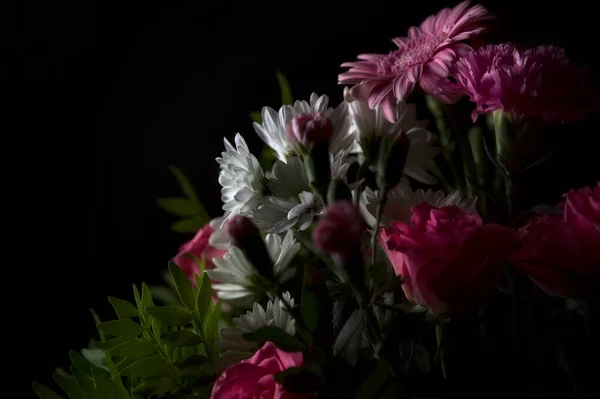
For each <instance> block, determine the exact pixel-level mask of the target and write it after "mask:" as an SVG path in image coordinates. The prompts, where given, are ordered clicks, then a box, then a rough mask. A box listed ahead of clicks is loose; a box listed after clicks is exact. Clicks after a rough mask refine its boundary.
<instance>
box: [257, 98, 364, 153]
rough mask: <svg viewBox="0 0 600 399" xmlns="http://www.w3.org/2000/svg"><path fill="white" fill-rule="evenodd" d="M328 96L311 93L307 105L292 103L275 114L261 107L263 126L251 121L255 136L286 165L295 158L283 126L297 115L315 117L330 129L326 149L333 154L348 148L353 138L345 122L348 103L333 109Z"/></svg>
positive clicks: (293, 149)
mask: <svg viewBox="0 0 600 399" xmlns="http://www.w3.org/2000/svg"><path fill="white" fill-rule="evenodd" d="M328 104H329V97H327V96H318V95H317V94H316V93H313V94H311V96H310V102H306V101H300V100H298V101H296V102H295V103H294V105H284V106H282V107H281V108H280V109H279V111H275V110H274V109H273V108H270V107H264V108H263V110H262V118H263V123H262V124H259V123H256V122H254V130H255V131H256V134H257V135H258V137H260V139H261V140H262V141H264V143H265V144H266V145H268V146H269V147H271V148H272V149H273V150H275V152H276V153H277V157H278V158H279V160H281V161H283V162H287V160H288V159H290V157H293V156H295V155H298V154H297V153H296V150H295V148H294V145H293V144H294V143H293V141H291V140H290V138H289V136H288V132H287V129H286V127H287V126H288V125H289V124H290V122H291V121H292V119H293V118H294V117H296V116H298V115H301V114H312V115H316V114H319V115H321V116H322V117H323V118H326V119H328V120H329V121H330V122H331V124H332V126H333V131H332V132H331V140H330V143H329V150H330V152H331V153H333V154H334V155H335V154H337V153H338V152H339V151H341V150H349V149H352V147H353V145H354V136H353V134H352V131H351V129H350V122H349V121H348V104H347V103H346V102H345V101H343V102H342V103H341V104H340V105H338V106H337V107H336V108H335V109H334V108H331V107H329V106H328Z"/></svg>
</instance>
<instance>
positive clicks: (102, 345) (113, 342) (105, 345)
mask: <svg viewBox="0 0 600 399" xmlns="http://www.w3.org/2000/svg"><path fill="white" fill-rule="evenodd" d="M130 339H131V336H123V337H117V338H113V339H109V340H107V341H104V342H94V346H95V347H96V348H98V349H102V350H105V351H106V350H109V349H111V348H114V347H115V346H117V345H121V344H122V343H123V342H126V341H129V340H130Z"/></svg>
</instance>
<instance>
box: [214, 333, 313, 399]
mask: <svg viewBox="0 0 600 399" xmlns="http://www.w3.org/2000/svg"><path fill="white" fill-rule="evenodd" d="M302 361H303V360H302V352H294V353H288V352H283V351H281V350H279V349H277V348H276V347H275V345H273V344H272V343H271V342H267V343H265V344H264V345H263V347H262V348H260V349H259V350H258V351H257V352H256V353H255V354H254V356H252V357H251V358H250V359H247V360H242V361H241V362H240V363H238V364H235V365H233V366H231V367H229V368H227V369H225V371H223V373H222V374H221V376H220V377H219V378H218V379H217V381H216V382H215V385H214V386H213V389H212V393H211V396H210V397H211V399H233V398H237V399H244V398H248V399H251V398H252V399H254V398H256V399H271V398H273V399H300V398H306V397H309V396H311V395H299V394H295V393H291V392H287V391H286V390H285V389H284V387H283V386H282V385H281V384H279V383H277V382H275V379H274V376H275V374H277V373H279V372H280V371H284V370H286V369H288V368H290V367H299V366H301V365H302Z"/></svg>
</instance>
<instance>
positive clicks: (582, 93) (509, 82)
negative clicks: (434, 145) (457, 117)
mask: <svg viewBox="0 0 600 399" xmlns="http://www.w3.org/2000/svg"><path fill="white" fill-rule="evenodd" d="M455 78H456V80H457V81H458V86H459V90H461V91H463V92H465V93H466V94H467V95H469V96H470V98H471V101H473V102H474V103H476V104H477V108H476V109H475V111H474V112H473V121H475V119H477V116H478V115H481V114H485V113H488V112H491V111H494V110H497V109H503V110H504V112H505V113H507V114H511V115H512V116H513V117H515V118H518V117H522V116H534V117H541V118H543V119H544V120H545V121H547V122H552V121H555V120H561V121H565V122H567V121H573V120H578V119H582V117H583V113H584V112H586V111H591V110H594V109H595V108H596V107H597V105H598V101H597V98H598V97H597V96H596V95H595V93H594V91H593V90H592V89H591V85H590V80H589V75H588V73H587V71H586V70H584V69H583V68H580V67H579V66H577V65H576V64H574V63H573V62H571V61H570V60H569V59H568V58H567V57H566V56H565V52H564V50H563V49H561V48H558V47H554V46H538V47H535V48H527V49H520V48H518V47H517V46H515V45H513V44H510V43H503V44H499V45H488V46H485V47H482V48H481V49H479V50H477V51H474V52H470V53H468V54H466V55H465V56H464V57H462V58H461V59H459V60H458V61H457V62H456V72H455Z"/></svg>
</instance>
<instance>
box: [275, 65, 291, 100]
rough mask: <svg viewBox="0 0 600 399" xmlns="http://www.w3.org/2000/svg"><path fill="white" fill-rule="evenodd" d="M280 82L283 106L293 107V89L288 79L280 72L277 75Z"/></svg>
mask: <svg viewBox="0 0 600 399" xmlns="http://www.w3.org/2000/svg"><path fill="white" fill-rule="evenodd" d="M275 76H277V81H278V82H279V90H280V92H281V105H292V103H293V102H294V98H293V97H292V89H291V88H290V83H289V82H288V80H287V78H286V77H285V76H284V75H283V74H282V73H281V72H279V71H277V72H276V73H275Z"/></svg>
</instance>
